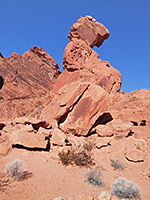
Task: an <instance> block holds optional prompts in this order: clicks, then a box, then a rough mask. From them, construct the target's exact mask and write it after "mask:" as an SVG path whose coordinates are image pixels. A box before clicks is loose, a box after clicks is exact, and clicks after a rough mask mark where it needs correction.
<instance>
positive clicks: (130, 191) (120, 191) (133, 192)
mask: <svg viewBox="0 0 150 200" xmlns="http://www.w3.org/2000/svg"><path fill="white" fill-rule="evenodd" d="M111 189H112V190H111V193H112V194H113V195H115V196H117V197H119V198H120V199H123V198H124V199H127V198H128V199H132V198H133V199H138V198H139V197H140V189H139V187H138V186H136V185H135V184H134V182H133V181H128V180H127V179H125V178H118V179H117V180H116V181H115V182H113V183H112V185H111Z"/></svg>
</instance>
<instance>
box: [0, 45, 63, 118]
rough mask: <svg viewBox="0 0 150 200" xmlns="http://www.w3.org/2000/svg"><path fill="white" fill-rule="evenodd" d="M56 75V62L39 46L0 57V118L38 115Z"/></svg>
mask: <svg viewBox="0 0 150 200" xmlns="http://www.w3.org/2000/svg"><path fill="white" fill-rule="evenodd" d="M59 74H60V71H59V69H58V65H57V63H56V62H55V61H54V59H53V58H52V57H51V56H50V55H49V54H47V53H46V52H45V51H44V50H43V49H42V48H40V47H33V48H31V49H30V50H29V51H27V52H26V53H24V54H23V55H22V56H21V55H19V54H16V53H12V54H11V56H10V57H9V58H2V57H0V118H5V119H8V118H15V117H20V116H24V115H29V114H30V115H32V114H33V115H35V114H38V113H40V111H41V109H42V104H43V102H44V101H45V99H46V98H47V96H46V93H47V92H49V91H50V90H51V88H52V86H53V83H54V81H55V79H56V78H57V77H58V75H59Z"/></svg>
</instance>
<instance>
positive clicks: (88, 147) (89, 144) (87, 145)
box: [83, 142, 93, 151]
mask: <svg viewBox="0 0 150 200" xmlns="http://www.w3.org/2000/svg"><path fill="white" fill-rule="evenodd" d="M83 149H84V150H86V151H91V150H92V149H93V144H92V143H91V142H87V143H84V144H83Z"/></svg>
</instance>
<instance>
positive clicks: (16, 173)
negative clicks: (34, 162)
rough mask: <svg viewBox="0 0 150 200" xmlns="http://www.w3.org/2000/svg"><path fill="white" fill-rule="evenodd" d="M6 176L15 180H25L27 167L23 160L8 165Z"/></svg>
mask: <svg viewBox="0 0 150 200" xmlns="http://www.w3.org/2000/svg"><path fill="white" fill-rule="evenodd" d="M6 174H7V175H8V176H11V177H12V178H13V179H15V180H20V179H23V178H24V176H25V165H24V163H23V161H22V160H19V159H16V160H14V161H13V162H10V163H8V164H7V165H6Z"/></svg>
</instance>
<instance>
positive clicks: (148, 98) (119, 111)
mask: <svg viewBox="0 0 150 200" xmlns="http://www.w3.org/2000/svg"><path fill="white" fill-rule="evenodd" d="M108 111H109V112H110V113H111V115H112V116H113V118H114V119H119V120H122V121H126V122H131V123H132V124H133V126H135V127H137V126H139V127H146V126H150V90H149V89H141V90H137V91H134V92H131V93H129V94H121V95H120V97H118V99H116V102H114V104H112V105H111V106H110V107H109V108H108Z"/></svg>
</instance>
